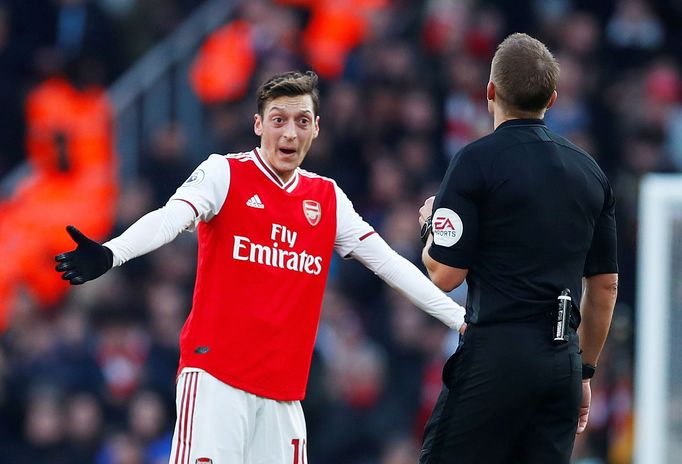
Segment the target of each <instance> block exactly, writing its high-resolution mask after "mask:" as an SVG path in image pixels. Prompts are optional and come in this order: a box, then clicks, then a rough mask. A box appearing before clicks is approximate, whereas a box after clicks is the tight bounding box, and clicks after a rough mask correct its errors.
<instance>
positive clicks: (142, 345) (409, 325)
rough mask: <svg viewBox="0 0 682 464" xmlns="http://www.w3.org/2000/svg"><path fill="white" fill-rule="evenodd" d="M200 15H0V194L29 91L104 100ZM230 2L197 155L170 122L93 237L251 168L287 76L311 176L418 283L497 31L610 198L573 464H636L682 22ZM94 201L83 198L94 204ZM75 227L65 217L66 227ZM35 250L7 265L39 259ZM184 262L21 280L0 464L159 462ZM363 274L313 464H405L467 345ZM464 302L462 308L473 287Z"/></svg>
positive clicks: (681, 164) (0, 370) (331, 337)
mask: <svg viewBox="0 0 682 464" xmlns="http://www.w3.org/2000/svg"><path fill="white" fill-rule="evenodd" d="M197 3H200V2H192V1H189V0H0V107H1V108H2V109H3V116H2V119H1V120H0V178H1V177H3V176H6V175H8V174H9V173H10V172H11V171H12V169H13V168H15V167H16V166H17V165H18V164H19V163H20V162H21V161H23V160H25V159H30V158H31V156H32V154H31V153H27V150H30V146H29V147H28V148H27V144H26V143H25V141H26V140H30V136H31V133H32V131H33V130H34V127H33V126H32V125H31V124H30V121H29V122H27V119H26V111H25V109H26V108H27V106H26V105H27V103H26V102H27V97H29V96H30V95H31V92H32V91H34V89H35V88H36V86H40V85H44V84H45V82H52V81H50V79H54V78H56V77H58V78H60V79H63V80H64V82H67V83H68V84H69V85H71V86H73V88H74V89H83V88H86V87H87V86H97V88H102V89H104V88H106V86H107V85H109V84H110V83H111V82H112V81H113V80H114V79H115V78H116V77H118V76H120V75H121V73H123V72H124V71H125V69H127V68H128V67H129V66H130V65H131V64H132V63H134V62H135V60H136V59H137V58H139V57H140V56H141V55H142V54H143V53H144V52H145V51H146V50H148V49H149V47H150V46H152V45H153V44H154V43H156V42H157V41H158V40H160V39H161V38H163V37H164V36H166V35H167V34H168V33H170V32H171V31H173V30H174V29H175V28H176V27H177V26H178V24H180V23H181V22H182V19H183V18H184V17H186V15H187V14H189V13H191V11H192V10H193V9H194V8H196V6H197ZM237 3H238V5H237V7H236V9H235V14H234V17H233V18H232V19H231V20H230V22H229V23H228V24H226V25H225V27H224V28H222V29H220V30H218V31H216V33H215V34H214V35H212V36H211V37H209V38H207V41H206V42H205V44H206V45H205V46H204V47H203V48H202V49H201V50H199V51H198V54H197V59H196V61H195V64H194V66H193V68H192V72H191V75H188V76H187V78H188V80H190V81H191V82H192V85H193V88H194V89H195V91H196V93H197V96H198V97H199V98H201V100H202V101H203V102H204V103H205V115H206V118H207V120H208V121H210V124H209V129H208V132H207V133H206V134H205V138H204V139H203V140H200V141H199V140H190V138H189V136H188V134H187V131H186V130H185V128H184V127H183V126H182V125H181V124H180V123H178V122H176V121H168V123H167V124H166V125H164V126H163V127H160V128H159V129H158V130H157V131H155V132H154V133H151V134H146V136H147V139H146V149H145V151H144V153H143V156H142V158H141V159H140V176H139V178H137V179H125V182H123V183H121V184H120V186H119V187H118V188H119V189H120V190H119V191H118V193H117V195H118V196H117V198H112V200H115V208H116V209H115V214H114V213H111V216H112V217H110V218H108V220H107V218H104V219H103V222H102V224H104V225H105V226H107V224H108V226H107V229H106V230H107V231H108V233H103V234H102V235H103V236H102V237H101V238H102V239H103V238H105V237H106V236H113V235H115V234H117V233H120V232H121V231H122V230H124V229H125V228H126V227H127V226H128V225H130V224H131V223H132V222H134V221H135V220H136V219H137V218H139V217H140V216H141V215H142V214H144V213H145V212H147V211H150V210H152V209H155V208H158V207H160V206H161V205H163V204H164V203H165V201H166V200H167V198H168V197H169V196H170V195H171V194H172V193H173V191H174V190H175V188H176V187H177V186H179V185H180V184H181V183H182V182H183V181H184V179H185V178H186V177H187V176H188V175H189V173H191V171H192V170H193V168H194V166H195V164H196V160H197V159H202V158H204V157H206V156H208V154H209V153H210V152H216V153H228V152H238V151H246V150H249V149H251V148H253V146H254V145H255V144H256V143H257V138H256V137H255V136H254V135H253V133H252V129H251V127H252V115H253V113H254V112H255V101H254V99H253V97H252V95H253V90H254V89H255V87H256V86H257V85H258V84H259V83H260V82H261V81H262V80H263V79H264V78H265V77H267V76H269V75H271V74H272V73H274V72H278V71H283V70H288V69H292V68H298V69H302V68H309V67H312V68H313V69H316V70H317V71H318V73H319V74H320V76H321V78H322V81H321V123H320V124H321V133H320V136H319V138H318V139H317V140H316V141H315V143H314V144H313V147H312V150H311V152H310V154H309V156H308V158H307V159H306V161H305V163H304V165H303V167H304V168H306V169H308V170H311V171H314V172H317V173H319V174H322V175H327V176H330V177H333V178H334V179H336V180H337V181H338V183H339V184H340V186H341V187H342V188H343V189H344V190H345V191H346V192H347V194H348V195H349V197H350V198H351V200H353V202H354V204H355V206H356V209H357V210H358V211H359V212H360V213H361V214H362V215H363V217H364V218H365V219H366V220H367V221H368V222H369V223H371V224H372V225H373V226H374V227H375V228H376V229H377V231H379V232H380V233H381V235H382V236H383V237H384V238H385V239H386V240H387V242H388V243H389V244H390V245H391V246H392V247H393V248H394V249H396V250H397V251H398V252H399V253H400V254H402V255H403V256H405V257H407V258H408V259H410V260H412V261H414V262H415V263H418V262H419V255H420V251H421V246H420V245H421V243H420V241H419V239H418V225H417V215H418V213H417V210H418V208H419V206H420V205H421V204H422V202H423V200H424V199H425V198H426V197H427V196H430V195H433V194H434V193H435V192H436V190H437V189H438V185H439V182H440V179H441V178H442V176H443V174H444V172H445V168H446V166H447V163H448V161H449V159H450V157H451V156H452V155H453V154H454V153H456V151H457V150H458V149H459V148H461V147H462V146H464V145H465V144H467V143H468V142H470V141H472V140H474V139H476V138H478V137H480V136H482V135H485V134H487V133H488V132H490V131H491V129H492V118H491V117H490V116H489V115H488V114H487V111H486V100H485V85H486V83H487V79H488V74H489V63H490V59H491V57H492V55H493V53H494V50H495V46H496V44H497V43H499V42H500V41H501V40H502V39H503V38H504V37H505V36H506V35H507V34H509V33H511V32H516V31H523V32H527V33H529V34H531V35H534V36H536V37H538V38H539V39H541V40H543V41H544V42H545V43H546V44H547V45H548V46H549V48H550V49H551V50H552V51H553V52H554V53H555V55H556V56H557V58H558V60H559V63H560V65H561V78H560V82H559V88H558V93H559V99H558V101H557V103H556V105H555V106H554V107H553V108H552V109H551V110H550V111H549V112H548V114H547V118H546V122H547V124H548V126H549V127H550V128H552V129H553V130H555V131H557V132H559V133H560V134H563V135H565V136H567V137H569V138H570V139H571V140H573V141H574V142H575V143H576V144H578V145H579V146H581V147H583V148H585V149H586V150H587V151H588V152H590V153H591V154H593V155H594V156H595V158H596V159H597V161H598V162H599V164H600V165H601V166H602V168H603V169H604V170H605V171H606V173H607V175H608V176H609V178H610V180H611V182H612V185H613V187H614V190H615V193H616V197H617V201H618V204H617V213H618V227H619V231H618V232H619V259H620V269H621V274H620V282H621V284H620V291H619V301H618V304H617V308H616V312H615V315H614V321H613V326H612V330H611V334H610V337H609V340H608V342H607V346H606V349H605V352H604V354H603V356H602V359H601V361H600V366H599V370H598V374H597V376H596V377H595V379H594V380H593V382H592V385H593V387H592V388H593V390H592V392H593V399H592V413H591V416H590V425H589V429H588V432H587V433H585V434H584V435H582V436H580V437H579V438H578V440H577V442H576V446H575V452H574V460H575V462H576V463H581V464H598V463H614V464H620V463H628V462H630V459H631V456H632V419H633V347H634V335H635V334H634V330H633V322H634V311H635V307H634V301H635V277H636V276H635V270H636V261H635V258H636V235H637V195H638V185H639V181H640V179H641V178H642V176H643V175H644V174H646V173H650V172H679V171H682V69H681V66H682V48H681V47H679V44H680V43H682V4H680V2H678V1H676V0H659V1H657V2H648V1H646V0H606V1H601V2H594V1H587V0H527V1H518V0H487V1H485V0H479V1H476V0H427V1H416V0H415V1H410V0H344V1H340V0H318V1H312V0H273V1H266V0H253V1H246V0H245V1H243V2H237ZM221 43H222V45H221ZM209 44H210V45H209ZM225 45H227V48H221V46H223V47H224V46H225ZM216 50H217V51H218V52H217V54H215V53H214V54H213V55H211V52H212V51H213V52H215V51H216ZM220 66H223V67H226V68H220ZM217 67H218V68H217ZM216 79H217V80H216ZM221 79H222V80H221ZM58 142H59V141H58V140H56V141H55V143H58ZM58 147H61V148H60V149H56V150H53V152H54V153H55V156H61V157H62V158H60V159H61V160H62V161H63V160H64V159H66V160H68V159H69V153H70V151H69V150H70V148H69V146H68V144H67V145H66V148H64V145H63V144H62V145H58ZM49 153H52V152H49ZM112 156H114V154H112ZM59 166H60V168H59V169H60V170H61V171H60V172H63V171H68V170H69V169H72V167H71V166H70V165H68V163H67V164H66V165H59ZM60 185H61V188H63V189H69V188H74V189H75V188H76V187H74V185H75V184H72V183H71V182H62V184H60ZM83 189H84V190H78V191H76V192H75V193H76V194H77V195H78V196H81V197H87V196H88V190H87V186H85V187H83ZM111 192H112V193H111V194H112V195H113V194H114V193H113V192H116V189H113V190H111ZM0 195H5V196H4V197H2V196H0V213H2V214H0V231H3V234H2V235H3V237H4V239H5V241H6V240H7V236H8V235H10V234H11V233H12V231H13V224H12V223H8V221H7V217H3V216H4V212H3V211H6V210H3V209H2V208H3V205H6V204H11V202H12V192H0ZM113 207H114V206H112V208H113ZM68 210H69V208H68V207H65V206H63V205H62V206H60V207H58V208H57V213H59V212H60V211H63V212H64V214H66V212H67V211H68ZM104 211H105V212H106V209H104ZM95 213H99V214H103V213H102V211H92V214H95ZM55 216H56V220H57V222H59V223H61V222H62V221H61V219H60V215H59V214H56V215H55ZM62 217H66V216H62ZM64 220H66V219H64ZM74 220H75V221H76V222H75V224H76V225H78V221H79V219H74ZM107 221H108V222H107ZM102 224H100V226H101V225H102ZM112 224H113V225H112ZM64 225H66V223H63V224H60V227H63V226H64ZM23 238H24V241H23V242H22V240H15V243H14V246H15V247H19V248H21V247H23V246H24V245H26V246H29V244H28V240H26V238H25V237H23ZM2 240H3V238H2V237H0V248H2V246H3V241H2ZM35 240H39V238H38V239H33V240H32V241H35ZM45 240H47V238H46V239H45ZM17 243H18V244H19V245H17ZM195 259H196V239H195V236H194V235H192V234H182V235H181V236H180V237H178V239H176V240H175V241H174V242H173V243H171V244H169V245H167V246H165V247H163V248H161V249H159V250H157V251H156V252H154V253H152V254H150V255H148V256H144V257H141V258H138V259H136V260H134V261H131V262H129V263H127V264H126V265H125V266H124V267H123V268H120V269H115V270H113V271H112V272H110V273H108V274H107V275H105V276H104V277H103V278H101V279H98V280H97V281H93V282H90V283H88V284H87V285H85V286H83V287H79V288H77V289H74V290H72V291H69V292H67V293H63V292H62V293H60V294H59V298H58V300H57V301H56V302H53V301H46V300H42V299H41V298H38V297H37V296H36V294H34V293H33V292H32V291H31V287H30V286H24V287H22V285H21V282H19V283H17V285H16V286H15V287H16V288H14V290H15V292H14V295H13V300H12V304H11V308H9V310H10V312H11V318H9V319H8V323H7V324H8V326H7V329H6V330H5V331H4V332H3V333H2V334H0V456H2V461H3V462H7V463H19V462H35V463H90V462H92V463H97V464H142V463H144V464H156V463H162V462H167V456H168V454H169V452H170V440H171V435H172V427H173V423H174V415H175V405H174V389H175V384H174V377H175V373H176V367H177V360H178V334H179V332H180V329H181V327H182V324H183V322H184V319H185V317H186V316H187V314H188V311H189V309H190V306H191V295H192V288H193V285H194V268H195ZM11 264H12V263H11V262H9V263H8V262H7V261H6V263H5V264H3V266H5V267H7V266H10V265H11ZM360 268H361V266H359V265H358V264H357V263H354V262H352V261H343V260H341V259H337V260H335V261H334V264H333V269H332V272H331V273H330V285H329V289H328V291H327V294H326V297H325V300H324V305H323V315H322V321H321V325H320V329H319V333H318V339H317V344H316V350H315V356H314V360H313V368H312V372H311V377H310V382H309V388H308V396H307V398H306V400H305V401H304V403H303V405H304V410H305V412H306V418H307V422H308V462H311V463H324V464H374V463H377V464H403V463H405V464H407V463H414V462H415V461H416V456H417V455H418V450H419V447H420V438H421V432H422V429H423V426H424V424H425V421H426V419H427V417H428V415H429V414H430V411H431V408H432V407H433V404H434V403H435V400H436V397H437V395H438V393H439V391H440V386H441V379H440V370H441V368H442V366H443V363H444V361H445V359H446V358H447V357H448V355H449V354H450V353H451V352H452V351H453V350H454V343H455V340H456V337H455V336H454V335H453V334H452V333H451V332H450V331H449V330H448V329H447V328H446V327H444V326H442V325H441V324H440V323H439V322H438V321H436V320H433V319H430V318H428V317H427V316H425V315H423V314H422V313H420V312H419V311H418V310H417V309H416V308H414V307H413V306H412V305H411V304H409V303H408V302H407V301H406V300H404V299H403V298H401V297H400V296H399V295H397V294H396V293H395V292H393V291H392V290H391V289H389V288H387V287H386V286H385V285H384V284H383V283H381V282H380V281H379V280H378V279H377V278H376V277H375V276H374V275H372V274H371V273H369V272H367V271H366V270H363V269H360ZM29 270H30V267H29ZM0 275H4V274H1V273H0ZM54 277H55V279H57V278H58V276H57V274H56V273H54ZM1 287H2V282H0V289H1ZM65 290H66V289H64V291H65ZM452 296H453V298H455V299H457V300H458V301H460V302H463V301H464V297H465V289H463V290H456V291H455V292H454V293H453V295H452Z"/></svg>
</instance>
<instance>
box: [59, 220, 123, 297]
mask: <svg viewBox="0 0 682 464" xmlns="http://www.w3.org/2000/svg"><path fill="white" fill-rule="evenodd" d="M66 231H67V232H68V233H69V235H70V236H71V238H72V239H73V241H74V242H76V245H77V247H76V249H75V250H72V251H68V252H66V253H61V254H58V255H57V256H55V257H54V259H55V261H57V263H59V264H57V266H56V267H55V270H56V271H57V272H61V273H62V279H64V280H68V281H69V283H70V284H71V285H80V284H84V283H85V282H87V281H89V280H93V279H96V278H97V277H99V276H101V275H102V274H104V273H105V272H107V271H108V270H109V269H111V267H112V265H113V262H114V254H113V253H112V251H111V250H110V249H109V248H107V247H105V246H102V245H100V244H99V243H97V242H95V241H94V240H90V239H89V238H88V237H86V236H85V235H84V234H83V233H82V232H81V231H80V230H78V229H76V228H75V227H74V226H67V227H66Z"/></svg>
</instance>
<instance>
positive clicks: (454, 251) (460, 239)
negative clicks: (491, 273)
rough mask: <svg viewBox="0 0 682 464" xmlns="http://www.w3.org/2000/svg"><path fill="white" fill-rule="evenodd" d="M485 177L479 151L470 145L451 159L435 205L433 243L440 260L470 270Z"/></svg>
mask: <svg viewBox="0 0 682 464" xmlns="http://www.w3.org/2000/svg"><path fill="white" fill-rule="evenodd" d="M483 190H484V179H483V175H482V170H481V167H480V165H479V163H478V160H477V159H476V154H475V153H474V152H473V151H471V150H467V149H466V148H465V149H463V150H462V151H460V152H459V153H458V154H457V155H455V157H454V158H453V159H452V161H451V162H450V166H449V167H448V170H447V172H446V173H445V177H444V178H443V182H442V183H441V185H440V189H439V190H438V194H437V195H436V199H435V201H434V204H433V221H432V227H433V244H432V245H431V248H430V249H429V255H430V256H431V257H432V258H433V259H435V260H436V261H438V262H439V263H442V264H445V265H448V266H452V267H457V268H461V269H468V268H469V267H470V266H471V263H472V260H473V257H474V255H475V253H476V248H477V244H478V224H479V203H480V198H481V194H482V192H483Z"/></svg>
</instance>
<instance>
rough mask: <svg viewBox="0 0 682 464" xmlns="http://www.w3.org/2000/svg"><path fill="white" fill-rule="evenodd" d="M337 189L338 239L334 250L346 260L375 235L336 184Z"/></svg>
mask: <svg viewBox="0 0 682 464" xmlns="http://www.w3.org/2000/svg"><path fill="white" fill-rule="evenodd" d="M334 188H335V189H336V239H335V241H334V249H335V250H336V252H337V253H338V254H339V255H341V257H343V258H345V257H346V256H348V255H349V254H350V253H351V252H352V251H353V250H354V249H355V247H357V246H358V245H360V243H362V241H363V240H365V239H366V238H367V237H369V236H370V235H372V234H374V229H373V228H372V226H370V225H369V224H367V223H366V222H365V221H364V220H363V219H362V217H360V215H359V214H358V213H357V212H356V211H355V208H353V203H351V201H350V200H349V199H348V197H347V196H346V194H345V193H344V192H343V190H341V189H340V188H339V186H338V185H336V183H334Z"/></svg>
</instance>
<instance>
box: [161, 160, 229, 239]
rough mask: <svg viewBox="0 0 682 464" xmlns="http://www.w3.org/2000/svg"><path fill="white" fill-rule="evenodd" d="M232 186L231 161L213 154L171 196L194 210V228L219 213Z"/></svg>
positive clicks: (191, 227) (192, 227) (191, 228)
mask: <svg viewBox="0 0 682 464" xmlns="http://www.w3.org/2000/svg"><path fill="white" fill-rule="evenodd" d="M229 188H230V163H229V162H228V161H227V158H225V157H224V156H221V155H215V154H214V155H211V156H209V157H208V158H207V159H206V160H205V161H204V162H203V163H201V164H200V165H199V166H198V167H197V168H196V169H195V170H194V172H193V173H192V175H191V176H189V178H188V179H187V180H186V181H185V183H184V184H182V185H181V186H180V187H179V188H178V189H177V190H176V191H175V193H174V194H173V196H171V198H170V199H171V200H180V201H183V202H186V203H187V204H189V205H190V206H191V207H192V209H193V210H194V215H195V219H194V223H193V224H192V225H191V226H190V227H189V229H190V230H193V229H194V228H195V227H196V225H197V224H198V223H199V221H203V222H208V221H210V220H211V219H213V216H215V215H216V214H218V212H219V211H220V209H221V208H222V207H223V204H224V203H225V199H226V198H227V192H228V190H229Z"/></svg>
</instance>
